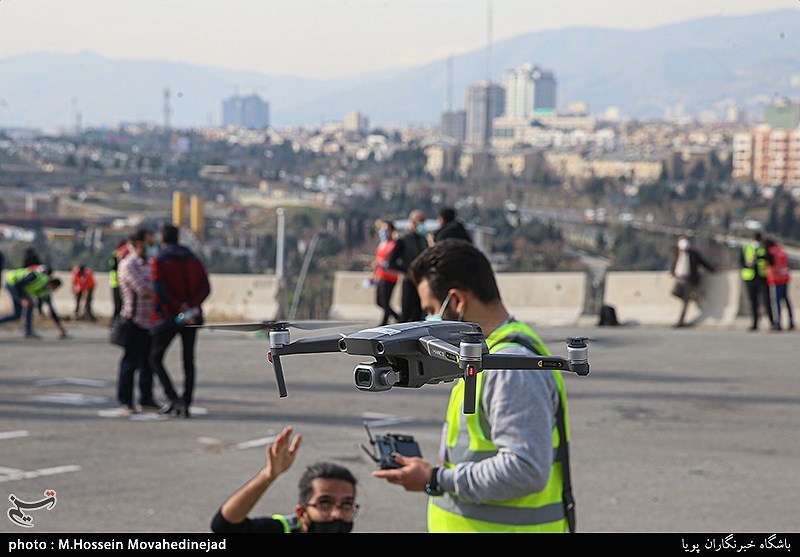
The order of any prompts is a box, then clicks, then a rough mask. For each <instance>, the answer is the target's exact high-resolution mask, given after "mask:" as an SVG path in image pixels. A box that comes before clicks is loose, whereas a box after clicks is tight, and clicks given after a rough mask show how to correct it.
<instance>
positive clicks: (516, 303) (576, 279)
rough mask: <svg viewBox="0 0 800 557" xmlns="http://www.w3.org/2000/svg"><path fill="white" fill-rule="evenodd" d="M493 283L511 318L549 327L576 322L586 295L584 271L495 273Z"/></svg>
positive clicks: (569, 324)
mask: <svg viewBox="0 0 800 557" xmlns="http://www.w3.org/2000/svg"><path fill="white" fill-rule="evenodd" d="M497 286H498V287H499V288H500V295H501V296H502V297H503V302H504V303H505V305H506V307H507V308H508V309H509V311H511V312H512V313H513V314H514V317H516V318H517V319H519V320H521V321H525V322H526V323H531V324H533V325H544V326H549V327H561V326H572V325H575V324H577V322H578V319H579V318H580V316H581V314H582V313H583V306H584V300H585V297H586V273H498V274H497Z"/></svg>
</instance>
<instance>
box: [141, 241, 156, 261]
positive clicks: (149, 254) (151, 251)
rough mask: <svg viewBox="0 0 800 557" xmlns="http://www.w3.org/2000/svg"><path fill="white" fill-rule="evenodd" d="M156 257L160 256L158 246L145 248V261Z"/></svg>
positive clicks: (152, 245) (153, 245)
mask: <svg viewBox="0 0 800 557" xmlns="http://www.w3.org/2000/svg"><path fill="white" fill-rule="evenodd" d="M156 255H158V246H157V245H155V244H151V245H149V246H147V248H145V250H144V257H145V259H152V258H154V257H155V256H156Z"/></svg>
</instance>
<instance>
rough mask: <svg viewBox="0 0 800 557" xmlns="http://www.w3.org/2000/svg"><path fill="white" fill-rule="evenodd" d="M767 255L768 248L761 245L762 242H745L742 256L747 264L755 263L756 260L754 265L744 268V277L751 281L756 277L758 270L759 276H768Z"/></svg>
mask: <svg viewBox="0 0 800 557" xmlns="http://www.w3.org/2000/svg"><path fill="white" fill-rule="evenodd" d="M766 256H767V249H766V248H765V247H764V246H762V245H760V244H753V243H750V244H745V245H743V246H742V258H743V259H744V262H745V264H746V265H753V263H754V262H755V266H754V267H743V268H742V279H744V280H746V281H748V282H749V281H751V280H753V279H755V278H756V272H758V276H760V277H764V278H766V276H767V260H766V259H765V258H766Z"/></svg>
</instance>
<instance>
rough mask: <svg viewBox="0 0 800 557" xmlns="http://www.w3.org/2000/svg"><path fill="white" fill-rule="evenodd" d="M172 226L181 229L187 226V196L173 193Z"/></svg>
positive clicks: (181, 193)
mask: <svg viewBox="0 0 800 557" xmlns="http://www.w3.org/2000/svg"><path fill="white" fill-rule="evenodd" d="M172 224H173V225H175V226H177V227H178V228H180V227H181V226H183V225H184V224H186V194H185V193H183V192H182V191H174V192H172Z"/></svg>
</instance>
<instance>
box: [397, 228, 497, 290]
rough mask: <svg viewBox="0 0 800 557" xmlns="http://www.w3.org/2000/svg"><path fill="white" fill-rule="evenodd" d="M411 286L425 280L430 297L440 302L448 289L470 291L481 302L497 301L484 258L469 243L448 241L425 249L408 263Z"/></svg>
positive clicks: (495, 283) (489, 268)
mask: <svg viewBox="0 0 800 557" xmlns="http://www.w3.org/2000/svg"><path fill="white" fill-rule="evenodd" d="M409 274H410V275H411V280H412V281H413V282H414V284H419V283H420V282H422V281H423V280H426V279H427V281H428V285H429V286H430V288H431V291H432V292H433V294H434V295H435V296H436V297H437V298H438V299H439V300H444V299H445V298H446V297H447V292H448V290H450V289H451V288H460V289H462V290H468V291H470V292H472V293H473V294H474V295H475V296H476V297H477V298H478V299H479V300H480V301H481V302H484V303H490V302H495V301H497V300H499V299H500V290H499V289H498V288H497V280H496V279H495V276H494V271H493V270H492V265H491V263H489V260H488V259H486V256H485V255H484V254H483V253H482V252H481V251H480V250H479V249H478V248H476V247H475V246H474V245H473V244H472V242H469V241H467V240H462V239H460V238H459V239H456V238H448V239H446V240H442V241H440V242H436V243H435V244H434V245H432V246H431V247H429V248H427V249H425V251H423V252H422V253H421V254H419V255H418V256H417V258H416V259H414V261H412V262H411V266H410V268H409Z"/></svg>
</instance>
